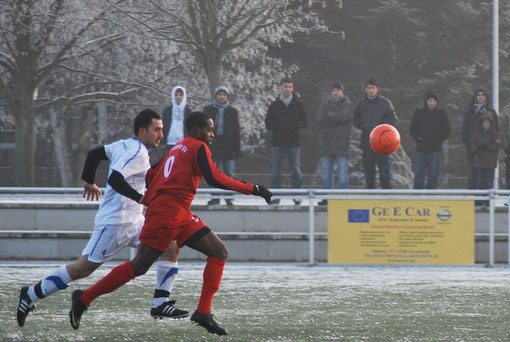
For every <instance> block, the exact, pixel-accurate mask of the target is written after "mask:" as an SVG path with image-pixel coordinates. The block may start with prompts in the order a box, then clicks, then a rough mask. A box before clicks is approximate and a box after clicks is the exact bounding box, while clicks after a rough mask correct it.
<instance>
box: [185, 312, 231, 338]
mask: <svg viewBox="0 0 510 342" xmlns="http://www.w3.org/2000/svg"><path fill="white" fill-rule="evenodd" d="M191 323H193V325H200V326H202V327H204V328H205V329H206V330H207V331H208V332H210V333H211V334H216V335H226V334H227V332H226V331H225V329H223V328H222V327H220V326H219V325H218V323H216V322H215V321H214V319H213V315H212V314H210V313H208V314H201V313H200V312H198V310H195V312H194V313H193V315H191Z"/></svg>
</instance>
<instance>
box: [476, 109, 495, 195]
mask: <svg viewBox="0 0 510 342" xmlns="http://www.w3.org/2000/svg"><path fill="white" fill-rule="evenodd" d="M494 114H495V113H493V112H491V111H490V110H487V111H486V112H485V113H483V114H482V115H481V116H480V118H479V119H478V122H477V125H476V130H475V132H474V134H473V137H472V138H471V141H470V145H469V146H470V148H471V153H472V155H473V171H474V174H473V175H474V179H475V187H476V189H492V188H493V185H494V170H495V169H496V166H497V164H498V152H499V147H500V146H501V138H500V137H499V133H498V132H497V130H496V128H495V124H494V119H493V118H494ZM487 202H488V201H481V202H478V203H477V204H487Z"/></svg>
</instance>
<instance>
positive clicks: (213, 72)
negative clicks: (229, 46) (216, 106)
mask: <svg viewBox="0 0 510 342" xmlns="http://www.w3.org/2000/svg"><path fill="white" fill-rule="evenodd" d="M206 58H207V61H206V63H207V64H206V65H207V68H206V73H207V79H208V80H209V90H210V92H211V98H212V99H213V100H214V95H215V94H214V90H215V89H216V87H219V86H220V85H223V72H222V71H223V70H222V65H221V58H215V57H214V56H211V57H206Z"/></svg>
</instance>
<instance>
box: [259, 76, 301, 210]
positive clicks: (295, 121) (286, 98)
mask: <svg viewBox="0 0 510 342" xmlns="http://www.w3.org/2000/svg"><path fill="white" fill-rule="evenodd" d="M265 124H266V129H267V130H268V131H271V187H272V188H281V187H282V181H281V167H282V162H283V158H285V157H287V158H288V160H289V164H290V168H291V172H292V178H291V185H292V187H293V188H295V189H296V188H300V187H301V184H302V174H301V166H300V163H301V161H300V158H301V156H300V154H301V148H300V137H299V130H300V129H303V128H305V127H306V126H307V124H308V121H307V119H306V113H305V108H304V107H303V104H302V103H301V101H300V100H299V99H298V96H297V95H296V94H294V84H293V83H292V81H291V80H289V79H283V80H282V81H281V83H280V94H279V95H278V97H277V98H276V99H275V100H274V101H273V102H272V103H271V104H270V105H269V108H268V110H267V115H266V120H265ZM271 203H272V204H279V203H280V200H279V199H275V200H273V201H272V202H271ZM294 204H296V205H300V204H301V200H299V199H294Z"/></svg>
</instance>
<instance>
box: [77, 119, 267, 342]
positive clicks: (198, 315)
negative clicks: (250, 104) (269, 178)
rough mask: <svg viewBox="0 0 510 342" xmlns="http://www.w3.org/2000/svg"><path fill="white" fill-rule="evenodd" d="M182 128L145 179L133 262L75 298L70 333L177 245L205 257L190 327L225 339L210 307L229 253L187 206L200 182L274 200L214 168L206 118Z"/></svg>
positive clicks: (210, 130)
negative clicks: (100, 300)
mask: <svg viewBox="0 0 510 342" xmlns="http://www.w3.org/2000/svg"><path fill="white" fill-rule="evenodd" d="M185 125H186V131H187V132H188V136H187V137H185V138H184V139H183V140H181V141H180V142H179V143H177V144H176V145H175V146H174V147H173V148H172V149H171V150H170V151H169V152H168V153H167V154H166V156H165V157H164V158H163V159H162V160H161V161H160V162H159V163H158V165H157V166H156V167H155V168H153V169H151V170H149V172H148V173H147V179H146V182H147V185H148V191H147V193H146V194H145V196H144V197H143V199H142V201H141V202H142V203H143V204H145V205H147V206H148V209H147V212H146V213H145V223H144V226H143V228H142V232H141V234H140V246H139V247H138V251H137V254H136V256H135V257H134V259H133V260H131V261H127V262H125V263H124V264H121V265H119V266H117V267H115V268H114V269H113V270H112V271H111V272H110V273H109V274H107V275H106V276H105V277H104V278H102V279H101V280H99V281H98V282H97V283H96V284H94V285H93V286H92V287H90V288H89V289H87V290H85V291H83V290H75V291H74V292H73V295H72V307H71V311H69V317H70V321H71V325H72V326H73V328H74V329H78V327H79V324H80V319H81V316H82V315H83V312H84V311H85V310H87V308H88V307H89V306H90V304H91V303H92V301H93V300H94V299H96V298H97V297H99V296H101V295H103V294H106V293H110V292H113V291H115V290H116V289H118V288H119V287H121V286H122V285H124V284H126V283H127V282H129V281H130V280H131V279H134V278H135V277H138V276H141V275H143V274H145V273H146V272H147V271H148V270H149V268H150V267H151V265H152V264H153V263H154V262H155V261H156V260H157V259H158V257H159V256H160V255H161V254H162V253H163V252H164V251H165V250H166V249H167V247H168V245H169V244H170V243H171V242H172V241H173V240H175V241H176V242H177V245H178V246H179V247H182V246H184V245H186V246H188V247H190V248H193V249H195V250H197V251H199V252H202V253H203V254H205V255H206V256H207V264H206V266H205V269H204V276H203V284H202V293H201V296H200V301H199V303H198V307H197V309H196V311H195V312H194V313H193V315H192V316H191V321H192V322H193V324H195V325H201V326H202V327H204V328H205V329H207V331H209V332H210V333H213V334H217V335H226V334H227V332H226V331H225V329H223V328H222V327H220V326H219V325H218V324H217V323H216V322H215V321H214V319H213V317H212V314H211V305H212V299H213V297H214V294H215V293H216V292H217V291H218V289H219V286H220V281H221V277H222V275H223V267H224V265H225V261H226V259H227V256H228V251H227V248H226V247H225V245H224V244H223V241H221V239H220V238H219V237H218V236H217V235H216V234H215V233H214V232H213V231H211V229H209V228H208V227H207V226H206V225H205V223H203V222H202V221H201V220H200V218H199V217H198V216H196V215H193V214H192V213H191V210H190V207H191V202H192V201H193V198H194V197H195V193H196V190H197V188H198V185H199V184H200V180H201V179H202V177H204V178H205V180H206V181H207V183H209V184H210V185H212V186H215V187H218V188H222V189H229V190H234V191H237V192H241V193H244V194H247V195H248V194H252V195H256V196H261V197H263V198H264V199H265V200H266V202H267V203H269V202H270V201H271V196H272V194H271V192H270V191H269V190H267V189H266V188H265V187H264V186H263V185H253V184H250V183H244V182H241V181H238V180H236V179H233V178H230V177H228V176H226V175H224V174H223V173H221V172H220V171H219V170H218V169H217V168H216V165H215V164H214V162H213V161H212V158H211V151H210V150H209V147H208V145H209V144H211V143H212V141H213V138H214V133H213V132H214V123H213V121H212V120H211V118H210V117H209V116H208V115H207V114H205V113H203V112H194V113H192V114H191V115H190V116H189V117H188V118H187V119H186V123H185Z"/></svg>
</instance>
